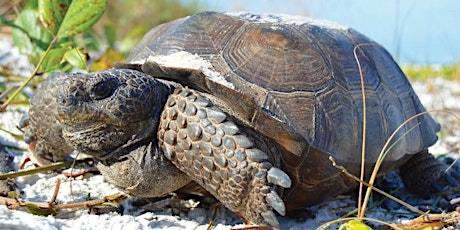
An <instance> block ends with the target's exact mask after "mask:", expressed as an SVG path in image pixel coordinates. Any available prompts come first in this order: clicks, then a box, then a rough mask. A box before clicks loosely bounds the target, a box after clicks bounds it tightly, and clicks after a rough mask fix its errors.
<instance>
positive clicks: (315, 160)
mask: <svg viewBox="0 0 460 230" xmlns="http://www.w3.org/2000/svg"><path fill="white" fill-rule="evenodd" d="M178 52H187V53H190V54H193V55H197V56H199V58H201V59H203V60H205V61H206V62H208V63H210V65H211V67H210V68H211V69H212V71H213V72H215V73H218V74H219V75H220V76H219V77H221V78H223V79H224V81H223V82H224V83H222V81H220V82H219V81H216V80H215V79H213V78H212V76H210V75H209V74H206V72H203V71H201V72H200V71H198V72H197V71H195V72H193V70H189V71H188V72H187V71H182V72H181V71H180V70H177V69H176V70H175V71H174V69H173V68H171V69H167V68H168V66H167V65H166V66H163V67H161V68H162V72H163V73H165V72H166V73H168V74H160V73H159V72H161V71H158V70H157V68H155V66H156V65H155V63H153V62H152V61H150V58H151V57H156V56H168V55H173V54H175V53H178ZM130 65H131V66H130ZM136 65H138V68H141V69H142V70H143V71H144V72H146V73H148V74H151V75H152V76H155V77H164V78H167V79H172V80H175V81H179V82H181V83H182V84H184V85H188V86H189V87H192V88H195V89H198V90H201V91H205V92H207V93H210V94H212V95H214V96H215V97H216V98H218V99H219V100H221V101H223V104H224V106H222V107H224V110H226V111H227V112H228V113H230V114H232V115H233V116H234V117H235V118H236V119H237V120H238V121H239V122H241V123H243V124H245V125H247V126H249V127H251V128H253V129H254V130H255V131H256V132H257V133H260V134H261V135H264V136H265V137H268V138H270V139H273V140H274V141H275V142H276V143H278V144H279V146H281V148H282V151H281V152H282V156H281V164H282V169H283V170H284V171H285V172H287V173H288V174H289V176H290V177H291V178H292V179H293V182H294V184H293V187H292V188H291V189H289V190H287V191H285V194H284V200H285V203H286V206H287V208H288V209H292V208H296V207H301V206H304V205H308V204H313V203H316V202H318V201H321V200H323V199H321V198H326V197H332V196H335V195H337V194H340V193H343V192H344V191H346V190H349V189H350V188H353V187H354V186H353V185H354V183H351V180H350V179H348V178H347V177H346V176H344V174H342V173H341V172H340V171H339V170H337V169H336V168H334V167H333V166H332V164H331V162H330V161H329V159H328V158H329V156H332V157H333V158H334V159H335V160H336V161H337V162H338V164H340V165H342V166H345V168H347V169H348V170H349V171H350V172H351V173H354V174H358V173H359V169H360V167H359V165H360V164H361V149H362V148H363V146H362V140H363V136H366V139H365V140H366V142H365V153H366V158H365V161H366V166H367V167H366V171H367V172H369V171H370V170H371V167H370V166H372V165H373V164H375V162H376V159H377V157H378V155H379V153H380V152H381V150H382V148H383V146H384V145H385V143H386V141H387V140H389V138H390V136H391V135H392V134H393V132H395V130H397V129H398V127H399V126H400V125H402V124H403V123H404V122H405V121H408V120H409V119H410V118H411V117H413V116H415V115H417V114H420V113H423V112H425V111H426V110H425V108H424V107H423V106H422V105H421V103H420V101H419V99H418V97H417V96H416V94H415V92H414V90H413V89H412V87H411V85H410V83H409V81H408V79H407V78H406V77H405V75H404V74H403V72H402V71H401V69H400V68H399V67H398V65H397V64H396V63H395V61H394V60H393V58H392V57H391V55H390V54H389V53H388V52H387V51H386V50H385V49H384V48H383V47H382V46H380V45H379V44H377V43H375V42H374V41H372V40H371V39H369V38H367V37H366V36H364V35H362V34H360V33H358V32H357V31H355V30H353V29H351V28H347V27H344V26H340V25H335V24H333V23H330V22H324V21H319V20H313V19H309V18H304V17H292V16H282V15H253V14H250V13H236V14H235V13H233V14H222V13H215V12H203V13H199V14H196V15H194V16H191V17H188V18H183V19H178V20H176V21H173V22H170V23H166V24H163V25H160V26H157V27H155V28H154V29H152V30H151V31H150V32H149V33H148V34H147V35H146V36H145V37H144V38H143V40H142V41H141V42H140V43H139V44H138V45H137V46H136V47H135V48H134V49H133V50H132V51H131V54H130V56H129V57H128V59H127V63H126V64H125V65H124V66H122V67H125V68H126V67H131V68H136V67H135V66H136ZM152 66H153V67H152ZM360 73H362V79H361V76H360ZM361 84H364V89H365V91H364V94H365V102H366V110H365V111H366V113H367V115H366V119H365V122H366V124H367V129H366V130H365V133H364V132H363V121H364V115H363V112H364V111H363V92H362V85H361ZM439 129H440V126H439V124H438V123H436V122H435V121H434V120H433V119H432V118H431V117H430V116H429V115H427V114H424V115H422V116H417V117H415V118H413V119H412V120H410V121H409V122H407V124H405V125H404V126H402V127H401V129H400V130H399V131H398V132H397V133H396V135H395V136H394V137H393V138H392V139H391V140H390V141H391V142H390V145H389V146H391V148H389V149H387V154H386V157H385V159H384V164H383V166H382V168H381V172H383V173H384V172H387V171H389V170H391V169H394V168H397V167H399V166H400V165H401V164H403V163H404V162H405V161H406V160H407V159H409V158H410V157H411V156H412V155H413V154H415V153H418V152H420V151H423V150H425V149H427V148H428V147H429V146H431V145H432V144H434V143H435V142H436V140H437V136H436V132H437V131H438V130H439ZM368 175H369V174H368ZM306 192H308V194H309V195H308V196H306V195H304V194H305V193H306Z"/></svg>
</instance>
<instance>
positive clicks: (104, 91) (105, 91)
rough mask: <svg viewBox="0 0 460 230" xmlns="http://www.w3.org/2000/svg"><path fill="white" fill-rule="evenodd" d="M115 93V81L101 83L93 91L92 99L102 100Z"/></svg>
mask: <svg viewBox="0 0 460 230" xmlns="http://www.w3.org/2000/svg"><path fill="white" fill-rule="evenodd" d="M114 91H115V82H113V81H100V82H98V83H96V84H95V85H94V86H93V87H92V89H91V93H90V95H91V98H93V99H95V100H102V99H105V98H107V97H109V96H110V95H112V93H113V92H114Z"/></svg>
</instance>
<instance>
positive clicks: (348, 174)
mask: <svg viewBox="0 0 460 230" xmlns="http://www.w3.org/2000/svg"><path fill="white" fill-rule="evenodd" d="M329 160H330V161H331V162H332V165H333V166H334V167H336V168H338V169H339V170H340V171H342V172H343V173H345V175H347V176H348V177H350V178H352V179H353V180H355V181H357V182H359V183H361V184H363V185H365V186H367V187H368V188H370V189H372V190H374V191H376V192H378V193H380V194H382V195H384V196H386V197H388V198H390V199H391V200H393V201H395V202H397V203H399V204H400V205H403V206H404V207H406V208H407V209H409V210H410V211H412V212H416V213H418V214H420V215H425V214H426V213H424V212H422V211H420V210H418V209H417V208H416V207H414V206H412V205H410V204H408V203H406V202H404V201H402V200H400V199H398V198H396V197H394V196H393V195H391V194H389V193H387V192H385V191H383V190H380V189H378V188H377V187H374V186H373V185H372V184H370V183H367V182H365V181H363V180H360V179H359V178H358V177H356V176H355V175H353V174H351V173H349V172H348V171H347V169H345V167H343V166H341V165H337V163H336V162H335V160H334V158H333V157H329Z"/></svg>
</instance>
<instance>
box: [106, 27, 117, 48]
mask: <svg viewBox="0 0 460 230" xmlns="http://www.w3.org/2000/svg"><path fill="white" fill-rule="evenodd" d="M104 34H105V38H106V39H107V43H108V44H109V47H111V48H113V47H115V42H116V41H117V34H116V32H115V26H114V25H112V24H108V25H105V26H104Z"/></svg>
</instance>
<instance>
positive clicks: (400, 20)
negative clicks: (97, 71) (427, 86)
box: [0, 0, 460, 79]
mask: <svg viewBox="0 0 460 230" xmlns="http://www.w3.org/2000/svg"><path fill="white" fill-rule="evenodd" d="M29 2H31V1H30V0H29V1H27V0H22V1H21V0H12V1H6V0H1V1H0V15H2V17H5V18H8V19H9V20H14V17H15V16H16V15H17V13H18V12H19V11H20V10H21V8H24V7H26V6H27V4H28V3H29ZM204 10H212V11H248V12H255V13H278V14H296V15H305V16H309V17H314V18H321V19H327V20H331V21H335V22H337V23H340V24H344V25H347V26H350V27H352V28H355V29H356V30H358V31H360V32H361V33H363V34H365V35H367V36H368V37H370V38H372V39H373V40H375V41H377V42H378V43H380V44H382V45H383V46H384V47H385V48H387V49H388V50H389V51H390V53H391V54H392V55H393V57H394V58H395V59H396V60H397V62H398V63H400V64H401V65H403V66H405V67H406V69H407V68H412V70H413V69H414V68H417V69H420V68H425V70H426V71H428V73H427V74H431V72H433V71H438V72H439V71H441V72H443V73H442V74H448V75H453V76H450V77H451V78H455V79H460V76H459V75H460V73H458V69H459V67H458V66H459V63H460V25H459V22H460V1H459V0H424V1H418V0H374V1H367V0H353V1H350V0H251V1H247V0H232V1H223V0H109V5H108V9H107V11H106V13H105V15H104V16H103V18H102V20H100V21H99V22H98V23H97V25H96V26H95V34H96V35H94V36H95V37H96V38H97V39H99V42H98V44H101V43H104V42H106V43H107V42H110V41H113V42H112V43H115V44H116V45H115V46H116V49H117V50H118V51H119V52H120V53H121V54H122V55H126V53H127V52H128V51H129V49H130V48H131V47H132V46H133V45H135V44H136V43H137V41H138V40H139V39H140V38H141V37H142V35H143V34H145V33H146V32H147V31H148V30H149V29H150V28H152V27H154V26H155V25H158V24H160V23H164V22H168V21H171V20H173V19H175V18H180V17H184V16H187V15H191V14H194V13H196V12H199V11H204ZM8 30H9V28H6V27H5V28H0V34H7V33H8ZM108 34H110V35H108ZM104 36H105V37H106V38H105V40H106V41H104ZM108 36H111V37H112V38H110V39H108V38H107V37H108ZM107 40H109V41H107ZM101 47H103V46H96V47H95V49H102V48H101ZM408 71H411V69H409V70H408ZM444 72H446V73H444ZM436 74H438V73H436ZM438 75H439V74H438Z"/></svg>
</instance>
